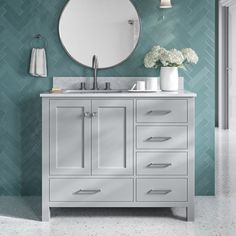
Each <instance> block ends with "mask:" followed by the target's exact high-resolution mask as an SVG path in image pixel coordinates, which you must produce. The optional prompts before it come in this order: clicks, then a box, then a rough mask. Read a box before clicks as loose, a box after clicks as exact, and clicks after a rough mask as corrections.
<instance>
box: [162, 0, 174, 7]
mask: <svg viewBox="0 0 236 236" xmlns="http://www.w3.org/2000/svg"><path fill="white" fill-rule="evenodd" d="M160 8H172V4H171V0H161V3H160Z"/></svg>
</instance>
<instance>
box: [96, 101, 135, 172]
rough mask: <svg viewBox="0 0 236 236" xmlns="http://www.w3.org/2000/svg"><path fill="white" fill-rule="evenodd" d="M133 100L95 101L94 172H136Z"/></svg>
mask: <svg viewBox="0 0 236 236" xmlns="http://www.w3.org/2000/svg"><path fill="white" fill-rule="evenodd" d="M132 124H133V101H132V100H110V99H105V100H93V101H92V165H93V167H92V174H93V175H133V125H132Z"/></svg>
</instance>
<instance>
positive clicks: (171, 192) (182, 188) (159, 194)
mask: <svg viewBox="0 0 236 236" xmlns="http://www.w3.org/2000/svg"><path fill="white" fill-rule="evenodd" d="M187 184H188V181H187V179H138V180H137V201H138V202H185V201H187V200H188V195H187Z"/></svg>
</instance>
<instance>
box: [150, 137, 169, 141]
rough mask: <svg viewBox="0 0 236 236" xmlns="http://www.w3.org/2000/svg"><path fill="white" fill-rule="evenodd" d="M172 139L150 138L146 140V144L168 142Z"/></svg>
mask: <svg viewBox="0 0 236 236" xmlns="http://www.w3.org/2000/svg"><path fill="white" fill-rule="evenodd" d="M170 139H171V137H150V138H148V139H147V140H146V142H166V141H168V140H170Z"/></svg>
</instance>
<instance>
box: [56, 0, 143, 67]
mask: <svg viewBox="0 0 236 236" xmlns="http://www.w3.org/2000/svg"><path fill="white" fill-rule="evenodd" d="M59 34H60V39H61V42H62V44H63V47H64V48H65V50H66V51H67V53H68V54H69V55H70V56H71V57H72V58H73V59H74V60H75V61H77V62H79V63H80V64H82V65H84V66H87V67H91V66H92V58H93V56H94V55H95V56H96V57H97V59H98V68H100V69H102V68H109V67H113V66H115V65H118V64H120V63H121V62H123V61H125V60H126V59H128V57H129V56H130V55H131V53H132V52H133V51H134V49H135V48H136V46H137V43H138V40H139V35H140V20H139V16H138V13H137V11H136V9H135V7H134V6H133V4H132V3H131V1H130V0H69V1H68V3H67V4H66V6H65V8H64V10H63V12H62V14H61V17H60V22H59Z"/></svg>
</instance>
